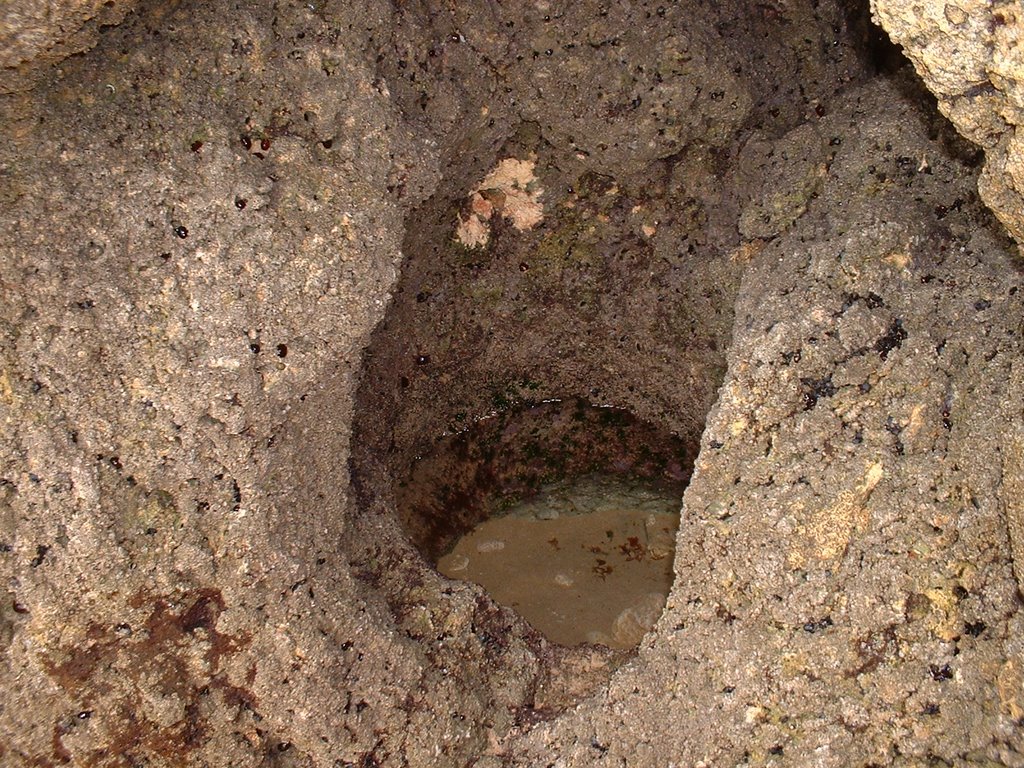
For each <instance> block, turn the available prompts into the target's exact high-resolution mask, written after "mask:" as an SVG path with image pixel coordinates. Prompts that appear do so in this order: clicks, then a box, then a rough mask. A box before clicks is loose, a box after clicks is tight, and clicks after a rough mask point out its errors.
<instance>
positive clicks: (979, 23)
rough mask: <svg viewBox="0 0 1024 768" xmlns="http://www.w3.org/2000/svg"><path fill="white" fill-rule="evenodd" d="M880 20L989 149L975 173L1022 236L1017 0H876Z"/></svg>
mask: <svg viewBox="0 0 1024 768" xmlns="http://www.w3.org/2000/svg"><path fill="white" fill-rule="evenodd" d="M871 7H872V11H873V13H874V16H875V18H876V19H877V21H878V23H879V24H881V25H882V26H883V27H884V28H885V30H886V31H887V32H888V33H889V35H891V36H892V39H893V40H894V41H895V42H897V43H899V44H900V45H901V46H902V47H903V49H904V51H905V52H906V54H907V56H908V57H909V58H910V60H911V61H913V62H914V67H915V68H916V69H917V72H918V74H920V75H921V78H922V79H923V80H924V82H925V84H926V85H927V86H928V88H929V90H931V92H932V93H934V94H935V96H936V97H937V98H938V103H939V109H940V110H941V111H942V113H943V114H944V115H946V116H947V117H949V119H950V120H952V121H953V124H954V125H956V127H957V130H958V131H960V133H961V134H963V135H964V136H966V137H967V138H968V139H970V140H971V141H973V142H975V143H976V144H978V145H979V146H981V147H984V149H985V156H986V161H985V170H984V172H983V173H982V175H981V178H980V179H979V180H978V188H979V190H980V191H981V195H982V198H983V199H984V200H985V203H986V204H987V205H988V206H989V207H990V208H992V210H993V211H995V212H996V215H998V216H999V219H1000V221H1002V223H1003V225H1004V226H1005V227H1006V228H1007V230H1009V232H1010V234H1011V235H1013V237H1014V238H1015V239H1016V240H1017V241H1018V243H1020V242H1022V240H1024V213H1022V211H1024V197H1022V195H1024V145H1022V144H1021V141H1022V139H1021V137H1019V136H1018V135H1017V133H1018V126H1020V125H1021V124H1022V118H1024V90H1022V87H1024V82H1022V77H1024V62H1022V60H1021V53H1020V38H1021V32H1022V29H1024V17H1022V15H1021V9H1020V6H1019V5H1018V4H1017V3H1012V2H989V0H964V1H963V2H961V1H960V0H956V2H946V0H941V1H938V0H925V2H917V1H915V2H906V1H905V0H872V2H871Z"/></svg>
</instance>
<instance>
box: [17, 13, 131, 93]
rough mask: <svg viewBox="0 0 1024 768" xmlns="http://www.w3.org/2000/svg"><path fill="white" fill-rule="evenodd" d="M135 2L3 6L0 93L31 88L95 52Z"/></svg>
mask: <svg viewBox="0 0 1024 768" xmlns="http://www.w3.org/2000/svg"><path fill="white" fill-rule="evenodd" d="M134 7H135V0H60V2H46V3H43V2H17V1H14V0H8V1H7V2H5V3H4V4H3V5H2V6H0V95H2V94H9V93H16V92H18V91H24V90H27V89H28V88H31V87H32V85H33V84H34V83H35V82H36V80H37V79H38V78H39V77H41V76H45V72H46V69H47V68H48V67H49V66H51V65H53V64H55V63H57V62H60V61H62V60H63V59H65V58H67V57H68V56H71V55H73V54H76V53H80V52H82V51H85V50H88V49H89V48H92V47H93V46H94V45H95V44H96V41H97V39H98V36H99V34H100V32H101V31H102V29H103V28H104V27H109V26H113V25H115V24H118V23H120V22H121V20H122V19H124V17H125V15H126V14H128V13H131V11H132V10H133V9H134Z"/></svg>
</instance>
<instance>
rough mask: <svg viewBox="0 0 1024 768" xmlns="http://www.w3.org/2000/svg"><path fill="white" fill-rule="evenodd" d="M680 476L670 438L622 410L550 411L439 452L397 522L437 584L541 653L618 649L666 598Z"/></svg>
mask: <svg viewBox="0 0 1024 768" xmlns="http://www.w3.org/2000/svg"><path fill="white" fill-rule="evenodd" d="M690 464H691V461H690V457H689V456H688V451H687V447H686V445H685V444H684V442H683V441H682V440H681V439H679V438H678V437H676V436H674V435H672V434H670V433H668V432H666V431H664V430H661V429H658V428H656V427H654V426H653V425H650V424H646V423H643V422H641V421H639V420H637V419H636V418H634V417H633V416H632V415H630V414H629V413H628V412H627V411H624V410H621V409H618V408H610V407H604V408H599V407H593V406H589V405H588V404H586V403H585V402H584V401H583V400H579V399H574V400H569V401H552V402H548V403H543V404H539V405H535V406H532V407H527V408H521V409H516V410H512V411H508V412H503V413H499V414H496V415H494V416H490V417H488V418H485V419H482V420H480V421H478V422H476V423H474V424H473V425H472V426H470V427H469V428H468V429H466V430H464V431H462V432H459V433H457V434H454V435H451V436H448V437H445V438H444V439H442V440H440V441H439V442H438V443H437V444H436V446H435V447H434V449H433V451H432V452H431V453H430V454H429V455H428V456H424V457H423V458H421V459H420V460H419V461H417V462H416V464H415V465H414V466H413V467H412V470H411V472H410V474H409V477H408V479H407V480H406V481H405V482H403V483H401V484H400V485H399V488H398V491H397V509H398V513H399V516H400V518H401V519H402V522H403V525H404V528H405V530H406V532H407V533H408V535H409V537H410V538H411V539H412V541H413V542H414V543H415V544H416V545H417V547H418V548H419V550H420V551H421V552H422V553H423V555H424V556H425V557H426V558H427V559H428V560H429V561H430V562H431V563H432V564H434V565H436V566H437V567H438V569H439V570H440V571H441V573H443V574H444V575H446V576H448V577H450V578H453V579H463V580H467V581H472V582H475V583H477V584H479V585H481V586H482V587H484V588H485V589H487V591H488V593H489V594H490V596H491V597H492V598H493V599H494V600H495V601H496V602H498V603H500V604H501V605H504V606H507V607H510V608H513V609H515V610H516V611H518V613H519V614H520V615H522V616H523V617H524V618H525V619H526V620H527V621H528V622H529V623H530V624H531V625H532V626H533V627H535V628H536V629H538V630H539V631H540V632H542V633H543V634H544V635H545V636H546V637H547V638H548V639H549V640H552V641H554V642H557V643H560V644H563V645H578V644H580V643H584V642H593V643H600V644H602V645H606V646H610V647H614V648H630V647H633V646H635V645H636V644H637V643H638V642H639V641H640V639H641V637H642V636H643V634H644V632H646V631H647V630H648V629H649V628H650V627H651V626H652V625H653V624H654V622H655V620H656V619H657V617H658V616H659V615H660V613H661V610H662V607H663V606H664V603H665V597H666V596H667V594H668V591H669V587H670V586H671V582H672V555H673V553H674V550H675V541H674V539H675V532H676V530H677V528H678V524H679V515H678V510H679V504H680V499H681V498H682V493H683V490H684V488H685V482H686V479H687V478H688V475H689V468H690Z"/></svg>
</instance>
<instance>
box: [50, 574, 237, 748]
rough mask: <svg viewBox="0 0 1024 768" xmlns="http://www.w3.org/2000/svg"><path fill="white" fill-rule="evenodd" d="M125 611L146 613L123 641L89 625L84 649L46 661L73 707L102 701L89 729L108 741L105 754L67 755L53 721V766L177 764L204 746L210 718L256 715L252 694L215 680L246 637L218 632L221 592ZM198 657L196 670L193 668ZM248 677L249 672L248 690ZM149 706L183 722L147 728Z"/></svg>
mask: <svg viewBox="0 0 1024 768" xmlns="http://www.w3.org/2000/svg"><path fill="white" fill-rule="evenodd" d="M128 605H129V606H130V607H132V608H135V609H139V608H145V607H146V606H151V607H152V610H151V611H150V612H149V614H148V616H147V617H146V619H145V621H144V622H142V624H141V625H138V626H136V627H135V628H134V631H132V632H131V633H129V634H126V633H124V632H123V631H120V632H119V629H121V627H115V626H111V625H105V624H92V625H91V626H90V627H89V628H88V630H87V632H86V638H87V640H86V642H85V643H83V644H82V645H79V646H75V647H69V648H65V649H63V653H57V654H54V655H53V656H52V657H50V658H48V659H46V660H45V661H44V664H45V666H46V670H47V673H48V674H49V675H50V676H51V677H52V678H53V679H54V681H55V682H56V683H57V684H58V685H60V686H61V687H62V688H64V690H66V691H67V692H68V693H69V694H71V695H72V696H74V697H76V698H77V699H78V700H79V703H80V705H81V706H82V708H83V710H90V709H91V707H90V703H91V702H92V701H93V700H94V699H97V697H98V696H99V695H100V694H103V695H104V699H105V702H104V706H103V709H102V711H97V713H96V715H97V716H96V718H95V720H94V723H93V726H94V727H98V728H102V729H103V732H104V733H105V735H106V736H107V743H106V745H105V746H104V748H103V749H102V750H93V751H91V752H90V753H89V754H82V755H72V754H71V753H70V752H69V751H68V749H67V747H66V746H65V745H64V743H63V741H62V738H61V737H62V736H63V734H65V733H66V732H67V730H66V729H67V725H66V724H65V723H63V722H61V721H58V722H56V723H55V724H54V729H53V739H52V749H53V752H52V755H51V760H53V761H55V762H56V763H57V764H67V763H70V762H73V761H80V762H82V763H84V764H87V765H95V766H121V765H133V764H138V763H141V762H147V761H148V760H152V759H160V761H162V762H167V763H175V762H177V763H180V762H181V761H182V759H183V758H186V757H187V756H188V755H189V753H191V752H193V751H194V750H196V749H197V748H198V747H200V746H202V744H203V741H204V739H205V735H206V733H207V731H208V718H209V717H210V715H212V714H213V713H217V712H219V713H223V712H224V711H225V710H226V709H232V708H234V709H239V708H248V709H255V707H256V698H255V696H254V695H253V694H252V692H251V691H249V690H247V689H245V688H242V687H239V686H236V685H233V684H231V683H230V682H228V680H227V677H226V676H225V675H224V674H223V673H221V672H220V668H221V661H222V659H223V658H224V657H225V656H229V655H232V654H236V653H239V652H241V651H242V650H244V649H245V648H246V647H248V646H249V644H250V642H251V637H249V636H248V635H228V634H224V633H222V632H218V631H217V629H216V627H217V620H218V618H219V617H220V614H221V613H222V612H223V611H224V608H225V604H224V598H223V596H222V594H221V592H220V590H217V589H213V588H204V589H196V590H193V591H191V592H189V593H187V594H186V595H185V596H184V597H183V598H181V599H180V600H178V601H176V603H171V602H170V601H169V600H168V599H166V598H164V597H162V596H158V595H153V594H152V593H149V592H146V591H139V592H137V593H136V594H135V595H133V596H132V597H131V599H129V601H128ZM196 654H198V655H199V656H200V658H201V663H198V664H197V662H196V658H195V657H196ZM197 668H198V670H199V671H197ZM254 676H255V667H253V668H252V669H250V674H249V675H247V678H248V679H247V683H251V682H252V679H253V678H254ZM108 694H112V695H108ZM154 698H163V699H167V700H169V701H172V702H175V703H176V704H177V705H179V706H181V708H182V711H183V717H182V718H181V719H180V720H178V721H177V722H175V723H173V724H172V725H170V726H166V725H161V724H159V723H157V722H155V721H153V720H150V719H149V718H148V717H147V716H146V713H147V711H148V710H149V709H150V707H149V706H147V703H146V702H147V700H152V699H154Z"/></svg>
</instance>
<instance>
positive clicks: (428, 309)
mask: <svg viewBox="0 0 1024 768" xmlns="http://www.w3.org/2000/svg"><path fill="white" fill-rule="evenodd" d="M571 5H572V7H571V9H569V10H563V9H560V8H555V7H553V6H548V5H547V4H545V3H543V2H538V3H535V4H531V5H519V4H515V6H514V7H513V4H503V3H499V2H494V1H493V0H481V2H478V3H473V2H470V3H453V4H450V5H442V4H437V5H431V4H418V3H401V4H397V5H391V4H386V3H374V2H370V3H365V4H342V3H320V2H313V3H278V4H276V5H273V6H272V5H269V4H267V5H262V4H255V5H252V6H246V7H240V6H239V5H238V4H235V3H229V2H223V1H221V0H213V2H205V3H198V2H196V3H182V4H178V5H176V6H161V7H153V8H147V7H142V8H140V9H139V10H138V11H137V12H136V13H135V14H132V15H131V16H129V17H128V18H127V19H126V21H125V22H124V23H123V24H121V25H119V26H117V27H116V28H113V29H108V30H105V31H104V33H103V34H102V35H101V37H100V42H99V44H98V45H97V46H96V47H95V48H94V49H93V50H91V51H90V52H88V53H87V54H85V55H82V56H78V57H73V58H71V59H67V60H65V61H64V62H63V64H62V65H61V67H62V68H61V71H60V72H56V71H53V72H49V73H48V74H47V77H46V78H43V79H42V80H41V84H40V85H39V86H38V87H37V88H35V89H34V90H32V91H28V92H24V93H21V94H20V95H18V96H16V97H15V96H13V95H8V96H6V97H0V98H2V99H4V100H3V101H0V110H2V121H0V131H2V133H0V201H2V203H3V205H2V206H0V232H3V235H2V238H0V249H2V250H0V290H2V298H3V301H2V303H0V419H2V423H3V431H4V436H5V437H4V440H3V441H2V443H0V471H2V480H0V574H2V577H3V600H2V601H0V679H2V680H3V681H4V683H3V686H4V687H3V690H4V695H3V697H2V699H0V763H2V764H4V765H12V766H21V765H25V766H28V765H33V766H39V765H61V764H81V765H102V766H107V765H109V766H120V765H146V764H148V765H182V764H187V765H210V766H222V765H232V766H257V765H278V766H356V765H358V766H375V765H376V766H391V765H395V766H399V765H409V766H434V765H437V766H461V765H478V766H500V765H510V766H520V765H521V766H538V765H541V766H591V765H598V766H602V765H607V766H613V765H614V766H619V765H627V766H665V765H669V764H674V765H679V766H682V765H818V766H833V765H834V766H845V765H870V764H874V765H890V764H891V765H922V764H933V765H967V764H979V765H1020V764H1022V762H1024V728H1022V722H1024V647H1022V646H1024V639H1022V638H1024V632H1022V629H1024V627H1022V617H1021V614H1020V591H1019V585H1018V581H1017V580H1016V579H1015V578H1014V574H1013V564H1014V561H1013V558H1012V548H1013V545H1014V544H1016V545H1017V546H1018V547H1020V544H1021V535H1020V534H1021V533H1022V531H1021V527H1020V525H1021V520H1022V518H1024V508H1022V507H1021V498H1022V495H1021V494H1022V490H1024V427H1022V424H1024V414H1022V402H1024V398H1022V394H1024V370H1022V365H1021V362H1020V358H1021V349H1020V345H1021V343H1022V334H1024V325H1022V321H1021V317H1022V307H1021V303H1022V301H1024V295H1022V294H1021V292H1020V291H1019V287H1020V284H1021V272H1020V266H1019V261H1017V260H1016V258H1017V257H1016V255H1015V249H1014V247H1013V244H1012V242H1011V241H1010V240H1008V239H1007V238H1006V236H1005V233H1004V232H1003V230H1002V229H1001V228H1000V227H999V225H998V224H997V223H996V222H995V220H994V219H993V217H992V216H991V215H990V214H989V213H988V211H987V209H985V208H984V207H983V206H982V205H981V203H980V201H979V199H978V197H977V194H976V193H975V191H974V190H975V189H976V185H977V165H978V161H979V155H978V153H976V152H974V151H972V150H971V148H970V147H969V146H968V145H966V144H965V143H964V142H963V141H962V140H961V139H960V138H959V137H958V136H956V135H955V134H954V133H953V131H952V130H951V129H950V128H949V127H948V126H947V125H945V124H944V121H943V120H942V119H941V118H939V117H938V116H937V115H935V114H934V112H933V107H932V102H931V100H930V99H929V98H928V97H927V94H926V93H925V92H923V91H922V90H921V89H920V87H919V85H918V84H917V83H916V82H915V81H914V80H913V78H912V77H910V74H909V72H907V71H906V70H896V71H894V70H892V69H890V68H888V67H881V68H879V67H878V66H876V62H877V58H878V56H877V55H878V50H877V48H873V47H872V46H871V45H870V44H869V41H870V39H871V33H870V30H869V29H868V27H867V25H866V9H863V8H861V9H858V8H857V7H854V6H853V5H851V6H850V7H844V6H839V5H833V4H830V3H825V2H819V3H806V4H804V3H789V4H774V3H765V4H760V5H758V6H756V7H755V8H752V7H750V5H749V4H747V3H735V4H733V3H728V2H727V3H714V4H692V5H690V4H686V5H673V4H669V3H664V4H661V3H636V4H632V5H629V6H626V5H625V4H621V5H620V4H614V5H613V6H611V7H606V6H603V5H600V4H596V3H588V2H583V3H575V4H571ZM11 7H12V8H13V7H14V6H13V5H12V6H11ZM507 157H515V158H517V159H519V160H521V161H523V162H527V161H529V162H534V163H535V167H536V169H537V173H538V177H539V184H540V186H541V187H542V188H543V189H544V190H545V193H544V195H545V196H542V197H541V200H542V201H543V203H544V206H545V217H546V221H545V222H544V223H541V224H539V225H538V226H537V228H536V229H533V230H530V231H529V232H520V231H518V230H517V229H515V228H514V227H512V226H510V225H508V223H507V222H505V220H504V219H502V218H501V217H500V216H498V217H496V218H494V219H492V220H491V221H492V226H493V228H494V229H493V231H492V239H491V240H490V241H489V243H488V245H487V246H485V247H484V248H482V249H479V250H477V249H472V248H466V247H465V246H461V245H457V244H455V243H454V237H455V231H456V227H457V224H458V221H459V218H460V216H464V215H465V213H466V212H465V210H464V208H465V204H466V202H465V201H466V200H467V199H470V196H471V193H472V192H473V191H474V190H476V189H477V187H478V185H479V183H480V181H481V179H484V178H485V177H487V175H488V173H489V172H490V171H491V170H492V169H493V168H494V167H495V166H496V164H497V162H498V161H499V160H501V159H505V158H507ZM534 191H536V190H534ZM492 198H493V199H494V200H495V201H499V202H500V198H499V197H497V196H496V195H492ZM1011 230H1012V227H1011ZM531 238H534V239H531ZM403 258H404V259H405V261H404V262H403ZM523 265H525V266H526V269H525V270H524V269H523V268H522V266H523ZM513 275H519V276H520V278H517V279H521V280H523V281H524V282H522V284H518V283H516V284H514V283H513V282H512V280H513V277H512V276H513ZM524 276H528V280H529V281H527V277H524ZM631 287H632V288H633V290H632V291H631V290H630V288H631ZM605 289H607V290H605ZM421 294H422V296H423V299H422V300H420V295H421ZM417 306H419V307H421V309H420V310H417V309H416V307H417ZM386 311H387V313H388V315H387V318H386V319H385V312H386ZM417 312H420V314H419V315H417ZM382 320H384V321H385V322H384V323H383V324H381V325H378V324H380V323H381V321H382ZM375 326H377V327H378V332H377V333H374V328H375ZM371 334H372V335H373V339H372V342H373V345H374V346H373V347H372V348H371V350H370V352H371V354H364V350H365V349H366V348H367V345H368V344H370V343H371ZM543 334H546V336H543V338H548V339H551V340H552V343H554V344H555V346H554V347H553V348H551V349H545V348H544V346H543V345H541V344H535V346H532V347H531V343H533V342H531V340H534V339H538V338H541V337H542V335H543ZM602 334H603V335H602ZM613 334H614V335H613ZM510 339H511V340H512V341H514V340H516V339H519V340H520V341H521V342H522V344H524V345H525V346H526V347H527V349H528V352H529V354H527V353H523V352H516V349H515V344H513V343H512V341H510ZM526 358H529V360H531V361H535V362H536V364H537V366H539V367H540V369H541V370H543V371H545V372H547V373H549V374H550V377H549V378H548V379H546V380H542V381H540V382H539V386H540V387H541V388H542V391H541V393H542V394H544V395H547V394H551V395H555V396H558V395H569V394H580V395H586V394H588V393H590V391H591V390H592V389H595V388H596V389H598V390H600V393H599V394H594V395H593V396H594V397H598V396H605V397H609V398H610V399H612V400H614V402H615V404H617V405H620V406H623V407H627V408H630V409H631V410H633V411H635V412H637V413H639V414H640V415H641V416H643V417H644V418H651V419H659V420H661V421H663V422H665V423H667V424H669V425H671V426H672V427H673V428H675V429H676V430H678V431H679V432H680V433H681V434H682V435H683V436H684V437H687V438H691V439H692V440H693V441H694V443H695V444H696V443H697V442H698V441H699V447H700V453H699V455H698V456H697V458H696V465H695V470H696V471H695V474H694V477H693V480H692V482H691V484H690V486H689V488H688V490H687V491H686V494H685V496H684V499H683V513H682V524H681V529H680V533H679V538H678V540H677V554H676V563H675V571H676V583H675V585H674V587H673V589H672V592H671V594H670V596H669V599H668V605H667V608H666V611H665V614H664V615H663V617H662V618H661V620H660V621H659V623H658V625H657V626H656V628H655V629H654V631H653V632H652V633H650V634H649V635H648V636H647V637H646V638H645V640H644V641H643V642H642V643H641V645H640V648H639V650H638V652H637V653H636V654H633V655H629V654H627V655H621V654H615V653H611V652H608V651H607V650H604V649H601V648H580V649H562V648H558V647H556V646H552V645H551V644H550V643H547V642H546V641H545V640H544V639H543V638H541V637H539V636H538V635H537V634H536V633H535V632H532V631H531V630H530V628H529V627H528V626H525V624H524V622H522V620H521V619H519V618H518V617H516V616H515V615H514V614H513V613H511V612H509V611H507V610H504V609H500V608H498V607H497V606H495V605H494V604H493V603H491V602H490V601H489V599H488V598H487V596H486V594H484V593H483V592H482V590H480V589H478V588H475V587H473V586H471V585H464V584H457V583H452V582H447V581H446V580H444V579H442V578H441V577H440V576H439V575H438V574H436V573H434V572H433V571H432V570H431V569H429V567H427V566H426V565H425V564H424V563H423V562H422V560H420V559H418V557H417V555H416V553H415V552H414V551H413V550H412V548H411V547H410V546H409V545H408V544H407V543H406V542H404V541H403V539H402V533H401V529H400V526H399V524H398V522H397V518H396V516H395V514H394V509H393V507H392V506H390V502H389V498H388V494H387V493H386V492H385V491H382V490H381V488H382V487H383V484H384V483H385V480H386V477H384V475H386V474H387V472H384V473H383V475H382V474H381V473H382V468H383V470H393V471H395V472H397V471H400V470H401V462H400V461H399V460H398V459H396V458H395V457H396V456H399V455H401V456H405V457H406V458H408V457H409V456H412V455H413V454H414V453H415V448H416V445H417V440H422V439H428V438H429V436H430V435H432V434H434V433H435V432H440V431H443V430H444V429H445V428H446V425H447V423H448V419H450V418H455V416H456V415H457V413H459V412H460V409H463V410H468V411H469V416H470V417H472V416H476V415H482V413H481V412H482V411H483V410H484V409H485V408H488V407H495V405H496V404H495V403H494V401H493V395H494V393H495V391H496V388H498V387H499V385H502V386H504V385H505V384H507V383H508V381H509V380H510V379H511V378H514V377H517V376H518V375H519V374H520V373H521V366H522V365H525V362H523V360H525V359H526ZM375 359H377V360H383V361H385V362H376V363H375V362H374V360H375ZM485 363H486V364H485ZM673 370H677V371H679V372H680V373H679V375H678V381H677V382H676V383H675V386H673V379H672V371H673ZM361 371H363V372H364V373H362V374H361ZM699 373H702V374H703V377H701V376H698V374H699ZM360 378H362V384H361V385H360ZM516 380H517V381H518V380H519V379H516ZM432 382H433V383H432ZM360 386H362V389H361V390H360V395H359V400H358V402H359V404H360V408H365V409H367V413H366V414H363V413H354V404H355V403H356V402H357V388H358V387H360ZM544 387H549V388H550V389H551V391H550V392H547V391H543V388H544ZM567 389H569V390H573V391H569V392H567V391H566V390H567ZM500 391H503V392H506V393H507V392H508V389H507V387H505V388H504V389H502V390H500ZM402 393H405V394H402ZM516 396H520V395H516V394H514V393H513V397H516ZM467 404H468V405H467ZM684 406H685V410H684ZM373 408H377V409H378V410H377V411H374V410H372V409H373ZM396 414H397V415H396ZM463 416H465V413H463ZM705 416H706V424H705ZM355 421H358V422H359V424H360V425H361V426H360V431H359V434H358V436H357V440H356V442H355V443H353V442H352V440H351V437H352V430H353V424H354V422H355ZM417 425H419V426H417ZM417 430H419V431H420V433H422V434H418V433H417ZM424 435H425V436H426V437H424ZM367 446H370V447H374V446H379V447H380V450H366V447H367ZM360 451H362V453H363V454H364V455H368V458H367V457H366V456H364V462H365V461H369V460H370V459H372V458H373V457H374V456H376V457H377V458H378V460H379V462H380V464H379V465H377V466H371V467H370V468H369V471H368V472H366V473H365V474H364V475H363V476H362V477H361V479H360V482H362V483H369V487H366V488H353V487H352V484H351V482H350V479H351V478H350V461H349V459H350V458H351V457H352V456H353V454H359V453H360ZM352 466H357V463H353V464H352ZM374 473H377V474H374ZM375 483H377V484H378V485H374V484H375ZM1020 562H1024V561H1022V560H1021V559H1018V565H1019V563H1020ZM1018 575H1020V574H1018Z"/></svg>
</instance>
